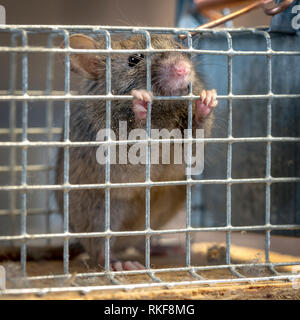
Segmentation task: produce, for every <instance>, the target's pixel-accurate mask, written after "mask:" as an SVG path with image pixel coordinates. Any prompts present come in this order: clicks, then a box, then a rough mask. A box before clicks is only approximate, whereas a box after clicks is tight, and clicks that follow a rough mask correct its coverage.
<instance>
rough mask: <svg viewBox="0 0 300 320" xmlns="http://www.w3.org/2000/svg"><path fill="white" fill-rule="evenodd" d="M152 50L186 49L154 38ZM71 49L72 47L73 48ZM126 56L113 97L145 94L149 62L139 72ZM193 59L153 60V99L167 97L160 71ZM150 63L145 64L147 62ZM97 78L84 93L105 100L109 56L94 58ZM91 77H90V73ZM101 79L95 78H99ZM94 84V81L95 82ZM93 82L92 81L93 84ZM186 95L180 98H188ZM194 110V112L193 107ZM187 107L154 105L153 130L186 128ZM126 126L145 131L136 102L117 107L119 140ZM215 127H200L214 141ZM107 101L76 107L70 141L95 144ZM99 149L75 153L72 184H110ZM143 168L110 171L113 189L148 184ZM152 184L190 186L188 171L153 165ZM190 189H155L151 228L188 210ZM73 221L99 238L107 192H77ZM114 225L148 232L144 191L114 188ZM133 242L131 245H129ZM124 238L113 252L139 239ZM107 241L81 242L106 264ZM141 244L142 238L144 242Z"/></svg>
mask: <svg viewBox="0 0 300 320" xmlns="http://www.w3.org/2000/svg"><path fill="white" fill-rule="evenodd" d="M91 44H92V45H93V46H95V48H104V47H105V46H104V42H103V41H102V40H101V39H99V40H98V42H94V43H91ZM151 44H152V46H153V48H159V49H167V48H183V47H182V46H181V45H180V44H178V43H177V42H175V41H174V40H173V38H172V37H171V36H163V35H152V37H151ZM71 46H72V42H71ZM145 46H146V45H145V40H144V37H143V36H140V35H137V36H133V37H131V38H129V39H126V40H117V41H114V40H113V41H112V47H113V48H115V49H120V48H121V49H142V48H145ZM128 57H129V55H126V54H113V55H112V56H111V72H112V82H111V86H112V93H113V94H124V95H129V94H130V92H131V90H132V89H146V62H145V61H141V62H139V63H138V64H137V65H136V66H135V67H129V66H128ZM177 58H180V59H189V57H188V56H187V55H186V54H180V53H159V54H155V55H153V56H152V57H151V66H152V69H151V77H152V92H153V94H154V95H164V88H163V87H161V86H160V84H159V79H158V75H157V72H158V69H159V65H160V64H161V63H164V59H177ZM78 59H84V58H82V57H79V55H73V56H72V55H71V64H72V69H73V70H74V71H76V72H78V73H81V74H82V75H84V76H86V72H85V71H82V69H81V66H80V64H81V63H82V62H81V61H79V60H78ZM145 60H146V59H145ZM89 61H90V62H89V63H92V64H90V65H89V68H91V65H92V67H93V68H96V69H94V72H93V74H92V75H91V76H89V78H90V80H87V81H86V82H85V88H84V89H83V92H84V93H85V94H86V93H88V94H105V68H106V65H105V62H106V57H105V56H99V55H90V59H89ZM192 72H193V78H194V79H193V93H194V94H199V93H200V91H201V90H202V89H203V84H202V81H201V80H200V79H199V77H198V76H197V75H196V73H195V71H194V70H193V71H192ZM90 74H91V72H90ZM95 77H96V78H95ZM93 78H94V79H93ZM91 79H92V80H91ZM187 93H188V91H187V89H186V90H182V92H179V94H187ZM193 108H194V106H193ZM187 109H188V103H187V102H186V101H154V102H153V103H152V113H151V127H152V128H167V129H169V130H171V129H174V128H179V129H180V130H183V129H185V128H187V117H188V113H187ZM120 120H123V121H127V123H128V132H129V131H130V130H131V129H133V128H136V127H137V126H145V125H144V124H142V125H141V124H138V123H136V121H135V118H134V113H133V111H132V101H124V100H123V101H115V100H114V101H112V103H111V128H112V129H113V130H114V132H115V133H116V134H118V125H119V121H120ZM212 123H213V115H212V114H210V115H209V117H207V118H206V119H205V121H204V120H203V122H202V123H201V124H200V127H203V128H204V129H205V135H206V136H207V135H209V133H210V129H211V126H212ZM105 124H106V103H105V101H95V100H93V101H89V102H86V103H82V104H80V103H79V104H78V103H77V104H75V105H72V108H71V118H70V140H71V141H95V140H96V134H97V132H98V130H99V129H103V128H105ZM96 149H97V148H95V147H79V148H78V147H71V148H70V170H69V182H70V183H71V184H90V183H105V166H101V165H100V164H98V163H97V161H96ZM63 157H64V155H63V149H61V150H60V153H59V156H58V161H57V183H58V184H61V183H63V170H64V168H63ZM145 172H146V171H145V166H144V165H130V164H128V165H111V176H110V181H111V183H116V182H123V183H126V182H143V181H145ZM151 180H152V181H168V180H169V181H170V180H173V181H177V180H185V165H174V164H170V165H152V166H151ZM185 194H186V188H185V186H172V187H156V188H152V190H151V228H153V229H157V228H162V227H163V225H164V224H165V223H166V222H168V221H169V220H170V219H171V218H172V217H173V216H174V215H175V214H176V213H177V211H178V209H180V207H182V206H183V205H184V202H185ZM57 195H58V202H59V207H60V211H61V212H63V193H62V192H58V193H57ZM69 204H70V207H69V216H70V218H69V219H70V226H71V230H72V231H74V232H99V231H104V226H105V191H104V190H102V189H98V190H92V189H89V190H76V191H71V192H70V199H69ZM110 225H111V229H112V230H114V231H116V230H127V231H130V230H143V229H144V228H145V188H142V187H140V188H119V189H115V188H112V189H111V192H110ZM130 238H131V239H130ZM130 238H128V237H121V238H120V239H119V240H118V241H115V239H114V238H112V239H111V246H112V249H113V250H112V251H114V250H116V249H117V248H119V249H120V248H125V247H127V246H129V245H130V244H133V245H136V241H137V238H136V239H134V238H133V237H130ZM103 239H104V238H98V239H97V238H89V239H82V240H81V242H82V244H83V245H84V247H85V249H86V250H87V252H88V253H89V255H90V257H91V258H92V260H93V261H94V262H96V263H98V264H99V263H100V264H103V258H104V257H103V256H104V240H103ZM139 239H140V238H139Z"/></svg>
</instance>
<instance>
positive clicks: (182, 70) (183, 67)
mask: <svg viewBox="0 0 300 320" xmlns="http://www.w3.org/2000/svg"><path fill="white" fill-rule="evenodd" d="M190 69H191V66H190V64H189V63H187V62H186V61H179V62H177V63H175V64H174V66H173V71H174V75H175V76H177V77H184V76H186V75H188V74H189V73H190V71H191V70H190Z"/></svg>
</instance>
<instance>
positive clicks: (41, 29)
mask: <svg viewBox="0 0 300 320" xmlns="http://www.w3.org/2000/svg"><path fill="white" fill-rule="evenodd" d="M192 31H194V30H189V29H178V28H137V27H107V26H30V25H26V26H21V25H7V26H0V32H7V33H9V34H10V35H11V45H10V46H0V52H8V53H10V57H11V60H10V87H9V90H7V91H5V90H1V91H0V102H1V101H9V104H10V118H9V119H10V122H9V128H8V129H0V134H8V135H9V139H10V141H5V142H0V149H1V147H9V148H11V154H10V161H11V164H10V166H0V171H1V172H10V177H11V185H3V186H0V191H8V192H9V194H10V202H9V203H10V205H9V208H7V209H2V210H0V215H11V217H12V231H13V230H14V229H13V228H14V227H13V226H14V223H13V217H14V215H15V214H20V215H21V232H20V234H19V235H12V236H0V242H1V241H12V242H13V243H15V241H21V269H22V274H23V277H25V278H26V279H27V280H42V279H67V278H70V277H72V275H71V274H70V272H69V241H70V239H74V238H89V237H104V238H105V270H104V271H103V272H92V273H79V274H77V275H76V277H77V278H85V277H95V276H103V277H108V278H109V279H110V280H111V285H104V286H89V287H75V288H74V287H64V288H55V287H51V288H43V289H37V288H26V289H25V288H24V289H7V290H2V291H0V294H1V293H2V294H9V293H11V294H17V293H30V292H33V293H38V294H43V293H47V292H54V291H55V292H58V291H82V292H88V291H91V290H99V289H101V290H108V289H112V288H116V289H120V288H123V289H132V288H141V287H156V286H167V287H172V286H176V285H189V284H213V283H214V284H216V283H234V282H249V281H250V282H252V281H259V280H280V279H282V280H295V279H300V275H296V274H280V273H278V271H277V270H276V269H275V268H276V267H280V266H292V265H300V261H298V262H282V263H272V262H270V257H269V253H270V232H271V231H272V230H300V225H298V224H289V225H272V224H271V223H270V213H271V212H270V211H271V207H270V204H271V192H270V190H271V185H272V184H274V183H280V182H300V178H298V177H277V178H274V177H272V176H271V151H272V149H271V146H272V142H275V141H276V142H279V141H280V142H283V143H284V142H291V141H293V142H300V138H298V137H273V136H272V130H271V129H272V128H271V121H272V101H273V100H274V99H282V98H290V99H291V98H292V99H297V98H298V99H299V98H300V94H274V93H273V92H272V64H271V59H272V56H278V55H291V56H295V55H297V56H299V55H300V51H275V50H273V49H272V46H271V38H270V35H269V34H268V33H267V32H266V31H265V30H258V29H245V30H240V29H219V30H201V31H198V32H199V33H211V34H222V35H223V36H224V37H225V38H226V40H227V45H228V49H227V50H200V49H195V48H193V41H192V37H191V35H190V32H192ZM73 32H76V33H78V32H82V33H95V34H96V33H97V34H102V35H104V36H105V39H106V49H95V50H84V49H72V48H70V46H69V35H70V34H71V33H73ZM118 32H128V33H132V34H133V33H139V34H142V35H144V37H145V39H146V48H145V49H139V50H114V49H112V47H111V34H112V33H118ZM152 32H155V33H172V34H177V35H178V34H184V35H186V36H187V39H188V40H187V49H169V50H158V49H154V48H152V47H151V37H150V35H151V33H152ZM240 32H248V33H252V34H257V35H261V36H262V37H264V39H265V41H266V50H265V51H237V50H234V49H233V47H232V36H231V35H232V34H236V33H240ZM38 33H46V34H49V38H48V43H47V47H33V46H29V45H28V35H31V34H38ZM57 35H60V36H63V37H64V41H65V48H58V47H53V39H54V38H55V37H56V36H57ZM17 37H20V38H21V46H18V45H17V42H16V38H17ZM162 51H185V52H188V53H197V54H212V55H224V56H227V57H228V94H227V95H223V96H222V95H221V96H218V99H219V100H227V105H228V111H227V123H228V131H227V137H226V138H206V139H204V140H205V142H206V143H225V144H227V174H226V179H210V180H201V179H200V180H195V179H192V177H191V175H190V174H189V175H188V176H187V178H186V180H185V181H162V182H154V181H151V179H150V142H162V141H161V140H154V139H151V136H150V129H151V104H150V103H148V110H149V111H148V115H147V120H146V129H147V138H146V140H143V141H141V140H130V141H129V140H128V141H112V140H111V139H110V138H109V139H107V140H106V141H105V142H98V141H90V142H71V141H70V139H69V128H70V123H69V120H70V102H71V101H75V100H90V99H103V100H105V101H106V129H107V136H108V137H109V134H110V131H109V129H110V124H111V119H110V115H111V101H112V100H115V99H118V100H121V99H124V100H128V99H132V97H131V96H125V95H122V96H120V95H113V94H112V93H111V72H110V71H111V54H112V53H121V54H128V53H143V54H144V55H145V56H146V66H147V86H146V89H147V90H151V72H150V70H151V60H150V57H151V54H152V53H155V52H162ZM34 52H38V53H45V54H46V55H47V57H48V58H47V60H48V63H47V79H46V91H45V92H43V91H29V90H28V54H30V53H34ZM58 52H61V53H64V54H65V90H64V91H63V92H62V91H54V90H53V85H52V84H53V72H52V71H53V53H58ZM74 52H78V53H85V52H94V53H103V54H106V55H107V58H106V65H107V68H106V94H105V95H78V94H76V93H73V92H71V90H70V53H74ZM16 53H21V54H22V91H21V92H20V91H17V90H16V87H15V81H16V66H15V64H16V59H15V58H16V57H15V55H16ZM250 55H256V56H258V55H259V56H265V57H266V58H267V70H268V71H267V72H268V75H267V78H268V93H267V94H259V95H257V94H256V95H235V94H233V92H232V58H233V57H234V56H250ZM198 98H199V97H198V96H194V95H193V94H192V86H190V92H189V94H188V95H187V96H181V97H177V96H176V97H172V96H157V97H154V100H188V101H189V108H188V128H189V129H190V130H189V135H188V138H187V139H175V141H176V142H180V141H185V142H189V146H191V143H192V142H195V141H199V140H203V139H195V138H193V137H192V134H191V128H192V102H193V100H195V99H198ZM234 99H265V100H267V134H266V136H265V137H249V138H235V137H233V135H232V101H233V100H234ZM17 101H21V102H22V129H20V128H17V127H16V123H15V116H16V108H17V106H16V102H17ZM31 101H45V102H46V110H47V119H48V121H47V126H46V128H30V127H28V102H31ZM54 101H64V132H63V134H64V139H63V141H53V134H57V133H60V132H61V129H60V128H53V127H52V121H53V102H54ZM40 133H43V134H47V137H48V139H47V140H48V141H30V140H29V139H28V135H29V134H40ZM19 134H21V135H22V140H21V141H16V136H17V135H19ZM172 141H174V140H172ZM134 142H145V143H147V154H146V158H147V164H146V176H145V182H140V183H138V182H137V183H113V184H112V183H111V182H110V163H109V161H108V160H107V162H106V170H105V183H103V184H84V185H83V184H81V185H72V184H70V183H69V160H70V159H69V150H70V148H75V147H79V146H98V145H100V144H107V145H108V146H112V145H114V144H127V143H134ZM163 142H169V141H168V140H164V141H163ZM244 142H253V143H255V142H266V176H265V177H263V178H250V179H233V178H232V144H233V143H244ZM41 146H43V147H49V148H50V147H60V148H64V183H63V184H62V185H52V184H50V173H49V175H48V180H47V181H48V184H47V185H28V183H27V174H28V172H36V171H49V172H50V171H51V170H54V167H53V166H51V164H50V162H49V163H47V164H45V165H28V164H27V157H28V154H27V153H28V148H35V147H41ZM16 148H21V150H22V165H21V166H17V165H16V159H15V157H16V154H15V150H16ZM48 150H49V149H48ZM108 150H109V149H108ZM188 154H189V155H190V156H191V148H189V152H188ZM49 155H50V151H49V152H48V156H49ZM107 159H109V157H107ZM190 159H191V158H190V157H189V163H188V166H190V165H191V163H190ZM18 171H21V184H20V185H17V184H16V179H15V174H16V172H18ZM240 183H263V184H265V186H266V207H265V225H255V226H239V227H235V226H232V225H231V186H232V185H233V184H240ZM199 184H223V185H226V226H224V227H209V228H200V227H198V228H194V227H192V226H191V188H192V186H195V185H199ZM173 185H186V226H185V228H181V229H168V230H152V229H151V227H150V189H151V187H153V186H173ZM138 186H143V187H145V191H146V192H145V197H146V210H145V230H141V231H118V232H113V231H111V230H110V190H111V188H130V187H138ZM79 189H105V231H104V232H92V233H71V232H70V231H69V192H70V191H71V190H79ZM33 190H45V191H54V190H63V191H64V229H63V232H61V233H49V214H50V213H52V212H53V210H52V209H50V202H49V196H47V204H48V208H40V209H30V208H27V193H28V192H29V191H33ZM16 191H19V192H21V195H22V196H21V201H22V206H21V209H16V206H15V201H16V196H15V192H16ZM29 214H45V215H46V217H47V219H48V224H47V230H46V233H44V234H28V232H27V216H28V215H29ZM209 231H223V232H226V264H225V265H217V266H193V265H192V264H191V234H192V233H195V232H209ZM233 231H265V262H264V263H248V264H247V263H244V264H232V263H231V260H230V247H231V232H233ZM12 233H13V232H12ZM175 233H177V234H185V235H186V265H185V267H180V268H179V267H176V268H172V267H170V268H160V269H153V268H151V264H150V238H151V237H152V236H155V235H164V234H175ZM133 235H140V236H145V267H146V269H145V270H138V271H122V272H121V271H119V272H112V271H110V270H109V261H110V259H109V258H110V238H111V237H113V236H123V237H126V236H133ZM38 239H47V240H48V241H50V240H51V239H63V241H64V259H63V260H64V268H63V269H64V270H63V273H62V274H60V275H47V276H35V277H28V276H26V247H27V245H26V242H27V241H28V240H38ZM242 267H267V268H269V270H270V271H271V272H272V274H273V275H272V276H265V277H251V278H250V277H246V276H244V275H243V274H241V273H240V272H239V271H238V270H237V269H238V268H242ZM214 269H228V270H230V271H231V273H232V274H233V275H234V276H235V278H234V279H213V280H208V279H205V278H203V277H202V276H200V275H199V274H197V271H205V270H214ZM175 271H188V272H189V273H190V274H191V276H192V277H193V278H194V280H193V281H175V282H165V281H162V280H161V279H160V278H159V276H158V274H159V273H164V272H175ZM129 274H146V275H148V276H149V277H150V279H151V280H152V282H151V283H137V284H122V283H121V282H120V280H116V278H115V276H116V275H129Z"/></svg>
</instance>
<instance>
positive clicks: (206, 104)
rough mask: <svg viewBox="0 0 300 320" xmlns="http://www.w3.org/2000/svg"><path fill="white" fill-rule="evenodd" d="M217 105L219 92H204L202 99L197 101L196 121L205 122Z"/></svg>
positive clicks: (201, 95) (202, 92)
mask: <svg viewBox="0 0 300 320" xmlns="http://www.w3.org/2000/svg"><path fill="white" fill-rule="evenodd" d="M217 105H218V100H217V91H216V90H215V89H212V90H202V91H201V93H200V99H199V100H196V107H195V121H196V122H197V123H198V122H201V121H203V119H204V118H205V117H207V116H208V115H209V114H210V113H211V111H212V110H213V109H214V108H215V107H216V106H217Z"/></svg>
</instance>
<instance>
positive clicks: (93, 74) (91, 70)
mask: <svg viewBox="0 0 300 320" xmlns="http://www.w3.org/2000/svg"><path fill="white" fill-rule="evenodd" d="M69 43H70V47H71V48H73V49H97V48H98V47H97V44H96V42H95V41H94V40H93V39H92V38H90V37H88V36H85V35H83V34H74V35H72V36H70V38H69ZM61 48H65V44H64V42H63V43H62V44H61ZM98 49H99V48H98ZM61 58H63V60H64V55H62V57H61ZM70 60H71V61H70V62H71V70H72V71H74V72H76V73H79V74H80V75H82V76H83V77H85V78H88V79H93V80H96V79H98V78H99V76H100V73H101V69H102V68H101V59H100V57H99V56H98V55H97V54H94V53H74V54H70Z"/></svg>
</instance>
